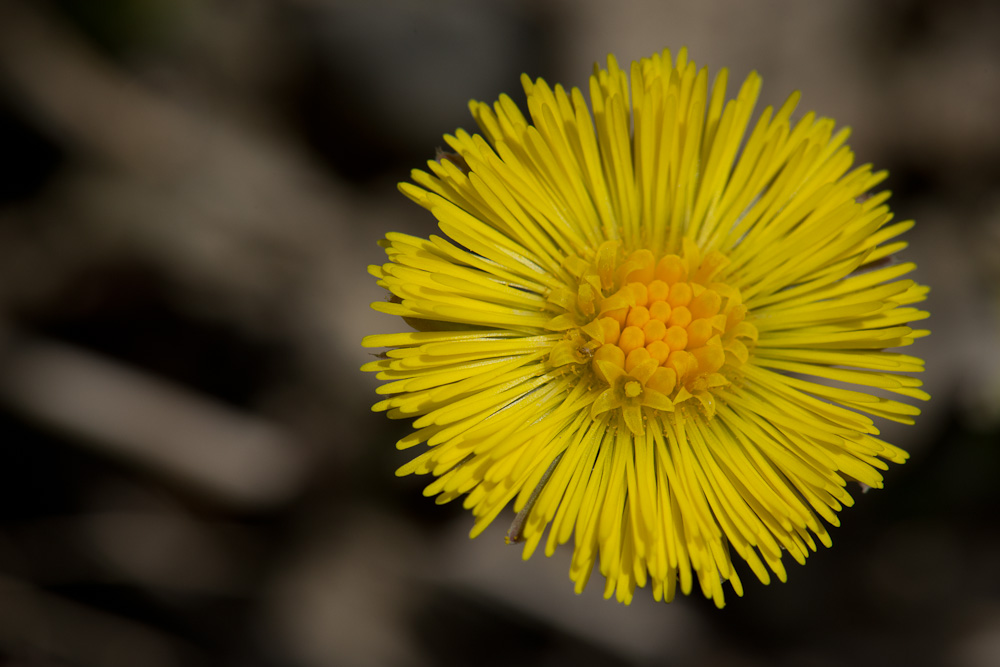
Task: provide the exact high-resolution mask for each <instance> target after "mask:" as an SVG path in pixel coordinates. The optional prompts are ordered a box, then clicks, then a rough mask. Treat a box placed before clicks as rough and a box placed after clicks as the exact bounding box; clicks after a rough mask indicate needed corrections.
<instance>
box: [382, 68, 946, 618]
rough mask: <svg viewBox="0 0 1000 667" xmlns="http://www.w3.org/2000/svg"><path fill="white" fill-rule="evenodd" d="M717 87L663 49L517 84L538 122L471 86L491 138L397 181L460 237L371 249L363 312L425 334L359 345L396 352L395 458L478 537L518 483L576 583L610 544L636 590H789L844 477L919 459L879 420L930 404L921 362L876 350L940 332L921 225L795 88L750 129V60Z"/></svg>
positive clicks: (460, 144) (524, 521)
mask: <svg viewBox="0 0 1000 667" xmlns="http://www.w3.org/2000/svg"><path fill="white" fill-rule="evenodd" d="M726 80H727V75H726V70H722V71H721V72H719V74H718V76H717V77H716V78H715V81H714V83H713V84H712V85H711V86H709V76H708V73H707V71H706V70H705V69H701V70H698V69H697V68H696V67H695V65H694V63H693V62H691V61H690V60H689V59H688V56H687V53H686V51H684V50H681V51H680V52H679V53H678V54H677V57H676V59H673V58H672V57H671V54H670V52H669V51H665V52H663V53H662V54H657V55H654V56H652V57H651V58H648V59H644V60H641V61H639V62H635V63H632V66H631V72H630V75H629V74H627V73H626V72H625V71H623V70H622V69H621V68H619V66H618V64H617V63H616V61H615V59H614V58H613V57H609V58H608V66H607V69H599V68H597V67H595V71H594V74H593V76H592V77H591V78H590V105H589V106H588V104H587V102H586V101H585V99H584V96H583V93H581V91H580V90H578V89H573V90H570V91H567V90H565V89H563V88H562V87H561V86H556V87H555V88H550V87H549V85H548V84H546V83H545V82H544V81H543V80H541V79H537V80H534V81H532V80H531V79H529V78H528V77H527V76H524V77H522V81H521V82H522V84H523V87H524V90H525V92H526V94H527V106H528V111H529V113H530V119H529V118H527V117H525V116H524V115H522V113H521V111H520V110H519V109H518V107H517V106H516V105H515V103H514V102H513V101H511V99H510V98H509V97H507V96H501V97H500V99H499V101H498V102H496V103H495V104H494V105H492V106H490V105H488V104H484V103H481V102H475V101H474V102H472V103H470V108H471V111H472V115H473V117H474V118H475V120H476V122H477V123H478V125H479V128H480V130H481V134H469V133H467V132H465V131H462V130H459V131H457V132H455V134H454V135H448V136H446V137H445V141H446V142H447V144H448V146H449V147H450V149H451V151H453V152H450V153H442V154H440V155H439V156H438V158H437V159H435V160H432V161H430V162H429V163H428V170H427V171H420V170H415V171H414V172H413V173H412V179H413V184H410V183H403V184H401V185H400V190H401V191H402V192H403V193H404V194H405V195H407V196H408V197H410V198H411V199H412V200H413V201H415V202H416V203H418V204H420V205H421V206H423V207H424V208H426V209H428V210H429V211H431V213H433V214H434V216H435V217H436V218H437V220H438V223H439V228H440V230H441V231H442V232H443V234H444V235H443V236H431V237H430V238H429V239H423V238H415V237H413V236H408V235H405V234H388V235H387V236H386V238H385V240H384V241H383V242H382V246H383V247H384V249H385V252H386V254H387V256H388V261H387V263H385V264H383V265H381V266H373V267H371V268H370V272H371V273H372V275H374V276H375V277H376V278H377V279H378V284H379V285H381V286H383V287H385V288H386V289H387V290H388V291H389V292H390V293H391V298H390V299H388V300H387V301H385V302H379V303H375V304H373V307H374V308H375V309H376V310H378V311H381V312H384V313H388V314H390V315H397V316H400V317H402V318H404V319H405V320H406V322H407V323H409V324H410V325H411V326H412V327H413V328H415V329H416V331H409V332H407V333H395V334H387V335H374V336H369V337H368V338H366V339H365V341H364V345H365V346H367V347H372V348H388V349H387V350H386V351H385V352H384V353H383V354H382V355H381V356H380V358H379V359H378V360H377V361H372V362H371V363H368V364H366V365H365V366H364V370H366V371H373V372H376V373H377V377H378V378H379V379H380V380H384V381H386V384H383V385H381V386H380V387H379V390H378V391H379V393H380V394H382V395H384V397H385V398H384V400H382V401H380V402H378V403H376V404H375V406H374V409H375V410H377V411H386V412H387V414H388V416H389V417H390V418H393V419H401V418H413V419H414V420H415V421H414V423H413V425H414V428H415V430H414V431H413V432H412V433H411V434H409V435H407V436H406V437H404V438H403V439H402V440H400V441H399V443H398V445H397V446H398V447H399V448H401V449H405V448H409V447H415V446H422V449H423V451H422V452H421V453H420V454H419V455H417V456H416V457H415V458H414V459H412V460H411V461H410V462H409V463H407V464H406V465H404V466H403V467H402V468H400V469H399V471H398V474H400V475H407V474H413V473H415V474H421V475H425V474H430V475H431V476H433V477H434V480H433V481H432V482H431V484H430V485H429V486H428V487H427V488H426V491H425V493H426V495H433V496H437V501H438V502H442V503H443V502H448V501H451V500H454V499H456V498H459V497H463V496H464V506H465V507H466V508H467V509H469V510H471V511H472V514H473V515H474V516H475V525H474V527H473V529H472V537H475V536H476V535H478V534H479V533H481V532H482V531H483V529H484V528H486V526H487V525H488V524H489V523H490V522H492V521H493V520H494V519H495V518H496V517H497V515H498V514H499V513H500V512H501V511H502V510H503V509H504V508H505V507H507V506H508V505H509V504H511V502H513V510H514V511H515V512H517V515H516V518H515V520H514V523H513V525H512V526H511V529H510V532H509V533H508V538H509V539H510V540H511V541H514V542H520V541H523V542H524V552H523V553H524V558H528V557H529V556H530V555H531V554H532V553H533V552H534V551H535V550H536V548H537V547H538V546H539V544H541V542H542V540H543V539H544V540H545V542H544V550H545V553H546V555H551V554H552V553H553V551H554V550H555V548H556V547H557V546H558V545H560V544H563V543H565V542H568V541H569V540H570V539H571V538H572V540H573V545H574V547H573V549H574V550H573V558H572V565H571V568H570V578H571V579H572V580H573V581H574V582H575V583H576V590H577V591H578V592H579V591H581V590H583V588H584V586H585V585H586V583H587V581H588V579H589V577H590V575H591V572H592V571H593V569H594V565H595V563H598V564H599V568H600V572H601V574H603V575H604V577H605V580H606V584H605V597H611V596H612V595H616V597H617V599H618V600H620V601H623V602H626V603H627V602H629V601H631V599H632V596H633V594H634V591H635V588H636V587H637V586H640V587H641V586H645V585H646V584H647V582H648V583H650V584H651V587H652V591H653V595H654V597H655V598H656V599H663V600H668V601H669V600H671V599H672V598H673V597H674V595H675V593H676V591H677V590H678V589H679V590H680V591H682V592H683V593H685V594H686V593H689V592H690V591H691V589H692V587H693V585H694V582H695V580H696V581H697V583H698V585H699V587H700V588H701V590H702V592H703V593H704V594H705V595H706V596H707V597H710V598H711V599H712V600H714V601H715V603H716V604H717V605H719V606H722V604H723V601H724V598H723V583H724V582H725V581H728V582H729V584H730V586H731V587H732V588H733V590H734V591H735V592H736V593H737V594H742V584H741V582H740V577H739V576H738V574H737V569H741V570H744V572H745V571H746V569H749V571H750V572H752V573H753V574H754V575H755V576H756V577H757V578H759V579H760V580H761V581H762V582H764V583H768V582H770V580H771V578H772V576H773V577H776V578H777V579H779V580H781V581H784V580H785V579H786V570H785V565H784V563H783V561H782V557H783V555H784V554H786V553H787V554H788V555H789V556H791V558H792V559H793V560H795V561H797V562H798V563H804V562H805V559H806V557H807V555H808V554H809V553H810V551H815V549H816V544H817V542H818V543H820V544H823V545H826V546H829V545H830V535H829V533H828V531H827V528H826V527H825V525H824V523H823V521H825V522H826V523H827V524H830V525H833V526H836V525H838V524H839V520H838V516H837V513H838V512H839V511H840V510H841V508H842V507H844V506H850V505H852V504H853V500H852V497H851V495H850V494H849V493H848V490H847V483H848V482H849V481H855V482H858V483H860V484H861V485H863V486H866V487H873V488H880V487H881V486H882V476H881V475H880V474H879V470H880V469H886V468H887V467H888V466H887V465H886V463H885V461H893V462H896V463H901V462H903V461H904V460H905V459H906V457H907V455H906V453H905V452H904V451H903V450H901V449H899V448H897V447H894V446H893V445H891V444H888V443H886V442H883V441H882V440H880V439H879V438H877V437H876V436H877V435H878V430H877V428H876V426H875V424H874V422H873V421H872V419H871V418H870V417H879V418H885V419H890V420H894V421H899V422H905V423H912V421H913V417H914V416H915V415H917V414H918V413H919V410H918V409H917V408H915V407H913V406H911V405H910V404H908V403H905V402H901V401H898V400H894V399H892V398H891V395H892V394H896V395H898V396H901V397H905V398H908V399H921V400H922V399H926V398H927V394H926V393H925V392H923V391H922V390H921V389H920V388H919V387H920V385H921V383H920V381H919V380H917V379H915V378H913V377H910V376H909V375H906V373H912V372H917V371H921V370H922V369H923V362H922V361H921V360H920V359H918V358H915V357H913V356H908V355H905V354H902V353H899V352H893V351H887V350H889V349H890V348H899V347H902V346H906V345H909V344H910V343H912V342H913V340H914V339H915V338H918V337H920V336H923V335H925V334H926V333H927V332H926V331H921V330H915V329H913V328H911V324H912V323H913V322H914V321H917V320H921V319H923V318H925V317H926V316H927V313H926V312H923V311H921V310H919V309H918V308H915V307H913V304H917V303H919V302H921V301H923V300H924V298H925V295H926V293H927V288H926V287H923V286H920V285H918V284H916V283H915V282H914V281H913V280H909V279H904V278H903V276H905V275H906V274H908V273H910V271H912V270H913V268H914V265H913V264H912V263H901V262H897V261H894V260H893V259H892V258H893V257H894V256H895V255H896V254H897V253H898V252H899V251H901V250H902V249H903V248H904V247H905V246H906V244H905V242H903V241H900V240H897V237H899V235H900V234H902V233H903V232H905V231H906V230H907V229H909V228H910V227H911V225H912V222H893V220H892V214H891V213H890V211H889V208H888V207H887V206H886V200H887V199H888V197H889V193H888V192H884V191H873V188H875V187H876V186H878V185H879V183H881V182H882V181H883V180H884V179H885V177H886V173H885V172H884V171H878V172H875V171H873V170H872V168H871V167H870V166H869V165H863V166H860V167H853V166H852V164H853V154H852V153H851V151H850V149H849V148H848V147H847V146H846V145H845V140H846V139H847V135H848V131H847V130H846V129H841V130H839V131H835V126H834V122H833V121H832V120H830V119H828V118H821V117H817V116H816V115H815V114H813V113H808V114H805V115H804V116H802V117H801V118H799V119H798V120H797V121H795V122H793V121H792V120H791V117H792V113H793V110H794V109H795V107H796V105H797V103H798V100H799V95H798V93H796V94H794V95H792V96H791V97H790V98H789V99H788V101H787V102H786V103H785V104H784V105H783V106H782V107H781V108H780V109H778V110H777V111H776V112H775V111H774V110H773V109H772V108H770V107H768V108H767V109H765V110H764V111H763V113H762V114H761V115H760V117H759V119H758V120H756V122H755V123H754V124H753V127H752V129H750V131H749V134H748V133H747V130H748V128H750V125H751V123H750V120H751V115H752V112H753V109H754V105H755V102H756V99H757V96H758V92H759V90H760V85H761V80H760V77H759V76H758V75H757V74H756V73H753V74H751V75H750V76H749V77H748V78H747V79H746V81H745V82H744V83H743V85H742V87H741V88H740V90H739V93H738V94H737V96H736V98H735V99H732V100H728V101H727V100H726ZM852 386H853V388H852ZM546 535H547V537H546ZM733 553H735V555H736V556H738V557H739V559H741V560H742V561H744V562H745V564H746V568H744V567H743V566H740V567H739V568H736V567H734V563H733Z"/></svg>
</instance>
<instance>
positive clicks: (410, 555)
mask: <svg viewBox="0 0 1000 667" xmlns="http://www.w3.org/2000/svg"><path fill="white" fill-rule="evenodd" d="M612 6H614V9H612V8H611V7H612ZM998 34H1000V5H998V4H997V3H994V2H990V1H988V0H982V1H981V2H974V1H972V2H961V1H958V2H952V3H939V2H936V1H933V0H897V1H893V2H878V3H874V2H866V1H865V0H851V1H844V2H835V3H832V2H795V1H793V0H784V1H782V0H772V1H768V2H754V3H743V2H723V1H721V0H712V1H708V2H657V1H655V0H644V1H633V2H623V3H609V2H603V1H601V0H584V1H576V2H573V1H570V0H533V1H532V0H523V1H520V2H463V1H461V0H434V1H420V0H381V1H378V2H366V3H363V2H355V1H353V0H244V1H238V0H208V1H204V2H200V1H195V0H113V1H112V0H107V1H102V2H101V1H99V2H91V1H88V0H60V1H56V0H47V1H36V0H4V1H3V2H0V172H2V174H0V517H2V519H0V665H3V666H8V665H9V666H17V667H29V666H30V667H35V666H51V665H59V666H62V665H71V666H81V667H132V666H138V665H141V666H146V667H173V666H185V667H187V666H195V667H197V666H201V665H233V666H236V665H240V666H247V667H279V666H280V667H285V666H287V667H321V666H324V667H325V666H327V665H347V666H354V665H357V666H361V667H364V666H375V665H401V666H405V667H425V666H437V665H445V666H449V665H511V664H517V665H562V664H577V665H659V664H692V665H702V664H704V665H719V666H723V667H724V666H729V665H732V666H740V667H742V666H755V665H787V666H801V665H805V666H817V667H825V666H828V665H829V666H833V665H853V666H859V665H862V666H863V665H886V664H908V665H911V666H912V665H916V666H922V665H945V664H947V665H957V666H960V667H988V666H992V665H997V664H1000V567H998V565H1000V533H998V532H997V520H996V516H997V513H998V512H1000V484H998V482H997V479H998V473H1000V449H998V447H997V436H998V434H1000V318H998V306H1000V289H998V286H1000V191H998V189H997V183H998V176H1000V123H998V122H997V109H998V108H1000V40H997V38H996V36H997V35H998ZM682 45H687V46H688V47H690V50H691V55H692V57H693V58H694V59H695V61H696V62H697V63H698V64H699V65H707V66H709V67H710V68H711V69H712V71H713V72H715V71H716V70H717V69H718V68H720V67H723V66H728V67H729V68H730V70H731V82H730V87H731V89H733V87H734V86H735V85H736V82H738V81H741V80H742V78H743V77H744V76H745V75H746V74H747V73H748V72H749V71H750V70H751V69H757V70H759V71H760V72H761V74H762V75H763V76H764V81H765V84H764V92H763V99H762V100H761V103H760V106H761V107H763V106H764V105H765V104H780V103H781V102H782V101H783V100H784V99H785V97H786V96H787V95H788V94H789V93H790V92H791V91H792V90H794V89H797V88H798V89H801V90H802V91H803V102H802V105H801V107H800V109H801V111H803V112H804V111H805V110H809V109H815V110H817V111H819V112H820V113H821V114H823V115H830V116H832V117H834V118H836V119H837V121H838V122H839V123H841V124H845V125H850V126H852V127H853V128H855V129H854V135H853V138H852V141H851V144H852V146H853V147H854V149H855V151H856V154H857V157H858V161H859V162H873V163H875V164H876V165H877V166H879V167H884V168H888V169H889V170H890V171H891V173H892V176H891V178H890V180H889V183H888V187H890V188H891V189H892V190H893V191H894V193H895V195H894V198H893V204H894V210H895V212H896V214H897V217H898V218H899V219H907V218H916V219H917V221H918V226H917V228H916V229H915V231H914V232H913V233H912V234H911V235H910V240H911V242H912V246H911V248H910V250H909V252H908V257H909V258H913V259H915V260H916V261H918V263H919V266H920V276H919V277H920V279H921V280H922V281H924V282H926V283H929V284H931V285H932V288H933V293H932V300H931V302H930V304H929V308H930V309H931V310H932V313H933V317H932V319H931V320H930V324H929V326H930V327H931V329H932V330H933V332H934V333H933V336H932V337H930V338H929V339H925V340H923V341H921V342H920V344H919V346H918V347H919V353H920V354H922V355H924V356H925V357H926V358H927V360H928V372H927V374H926V378H925V379H926V381H927V384H928V388H929V390H930V391H931V393H932V394H933V395H934V400H933V401H932V402H931V403H930V404H929V405H928V406H927V407H926V409H925V413H924V415H923V416H922V417H921V418H920V420H919V423H918V424H917V426H915V427H906V428H887V429H886V432H887V433H888V437H889V438H892V439H894V441H896V442H899V443H900V444H902V445H904V446H906V447H908V448H909V449H910V451H911V452H912V454H913V457H912V460H911V461H910V462H909V463H908V464H907V465H905V466H903V467H899V468H896V469H893V470H891V471H890V472H889V473H888V480H887V486H888V488H887V490H885V491H881V492H873V493H869V494H867V495H864V496H861V495H860V494H858V498H857V499H858V502H857V505H856V506H855V507H854V508H853V509H849V510H846V511H845V512H844V513H843V515H842V518H843V520H844V525H843V527H841V528H838V529H836V530H835V531H834V541H835V547H834V548H833V549H831V550H823V551H822V552H820V553H818V554H815V555H814V556H813V558H811V559H810V563H809V565H808V566H807V567H805V568H800V567H798V566H795V565H794V564H793V565H791V569H790V581H789V583H787V584H784V585H780V584H775V585H772V586H770V587H764V586H761V585H759V584H756V583H754V582H752V581H750V576H749V575H748V576H745V577H744V581H747V582H748V585H747V592H746V597H745V598H742V599H740V598H736V597H735V596H732V595H730V596H729V605H728V606H727V607H726V609H724V610H722V611H717V610H716V609H715V608H714V607H713V606H712V605H711V603H710V602H708V601H706V600H704V599H701V598H700V596H697V595H695V596H692V597H690V598H681V599H678V600H677V601H676V602H674V603H673V604H670V605H663V604H656V603H653V602H652V600H651V596H650V595H649V592H648V590H646V591H640V592H639V593H638V594H637V596H636V597H637V600H636V602H635V603H633V604H632V606H631V607H624V606H620V605H618V604H616V603H615V602H613V601H604V600H603V599H601V595H600V593H601V585H600V584H599V583H597V582H596V579H595V582H592V585H591V588H590V590H588V591H587V592H586V593H585V594H584V595H582V596H579V597H577V596H575V595H574V594H573V592H572V586H571V584H570V582H569V580H568V576H567V570H568V553H566V552H561V553H559V554H557V555H556V556H555V557H553V558H552V559H545V558H543V557H536V558H534V559H533V560H531V561H529V562H527V563H523V562H521V560H520V550H519V549H517V548H513V547H512V548H505V547H504V545H503V540H502V535H503V532H504V529H505V526H504V525H503V524H504V523H505V521H504V520H503V519H500V520H498V522H497V523H498V525H497V526H495V527H494V529H491V530H490V531H488V532H487V533H486V534H485V535H483V536H482V537H480V538H479V539H477V540H475V541H470V540H468V539H467V537H466V534H467V532H468V530H469V529H470V528H471V525H472V521H471V518H470V517H469V516H468V515H467V514H465V513H464V512H462V511H461V508H460V507H458V506H457V503H456V504H455V506H444V507H438V506H435V505H434V503H433V501H432V500H429V499H426V498H423V497H422V496H421V494H420V489H421V488H422V486H423V483H424V481H423V480H421V479H413V478H406V479H397V478H395V477H394V476H393V471H394V470H395V468H396V467H397V466H398V465H400V464H401V463H402V462H404V461H405V460H406V459H407V458H408V456H409V454H403V453H399V452H396V451H395V450H394V448H393V442H394V441H395V440H396V439H397V438H398V437H399V436H400V435H401V434H402V433H404V432H405V431H406V429H407V425H405V424H398V423H392V422H389V421H388V420H386V419H384V417H383V416H382V415H373V414H371V413H370V412H369V405H370V404H371V402H372V401H373V398H374V394H373V389H374V386H375V381H374V379H373V378H371V377H367V376H363V375H362V374H361V373H360V372H359V371H358V370H357V369H358V367H359V366H360V365H361V364H362V363H364V362H365V361H366V359H367V358H368V356H367V352H366V351H364V350H362V349H361V348H360V346H359V341H360V339H361V337H362V336H363V335H365V334H366V333H374V332H379V331H390V330H393V329H394V328H396V327H397V326H398V325H397V324H396V323H395V322H393V321H391V320H390V318H387V317H384V316H378V315H376V314H375V313H372V312H371V311H370V310H369V309H368V307H367V304H368V303H369V302H371V301H374V300H378V299H381V298H383V295H382V294H380V291H379V289H378V288H377V287H376V286H375V285H374V282H373V280H372V279H370V278H369V277H368V276H367V274H366V273H365V266H366V265H367V264H369V263H378V262H381V261H382V255H381V251H380V250H379V249H378V248H377V247H376V245H375V242H376V241H377V240H378V238H380V237H381V236H382V235H383V234H384V233H385V232H387V231H390V230H403V231H409V232H412V233H417V234H427V233H429V232H430V231H431V230H432V229H433V220H432V218H431V216H430V215H429V214H427V213H426V212H424V211H422V210H421V209H419V208H417V207H415V206H413V205H411V204H410V203H408V202H407V201H406V200H405V199H404V198H403V197H402V196H401V195H399V194H398V193H397V192H396V190H395V183H396V182H397V181H399V180H404V179H406V178H407V175H408V171H409V169H410V168H412V167H416V166H420V165H422V164H423V162H424V161H425V160H426V159H428V158H430V157H431V156H433V152H434V149H435V147H436V146H440V145H442V144H443V142H442V140H441V138H440V137H441V135H442V134H443V133H445V132H450V131H452V130H453V129H454V128H455V127H458V126H464V127H466V128H467V129H470V130H471V129H473V124H472V123H471V121H470V119H469V117H468V113H467V110H466V101H467V100H468V99H469V98H470V97H476V98H478V99H483V100H488V101H492V100H494V99H495V98H496V96H497V95H498V94H499V93H501V92H505V91H506V92H508V93H510V94H512V95H513V96H514V98H515V99H517V100H523V95H522V94H521V92H520V85H519V83H518V76H519V74H520V73H521V72H522V71H527V72H529V73H530V74H532V75H533V76H536V75H537V76H544V77H546V78H547V79H548V80H549V81H550V82H553V83H554V82H563V83H566V84H570V85H582V84H584V83H585V81H586V76H587V75H588V74H589V72H590V67H591V64H592V63H593V62H594V61H595V60H601V61H603V59H604V57H605V55H606V54H607V53H608V52H614V53H615V54H617V56H618V58H619V60H620V61H621V62H628V61H630V60H632V59H636V58H639V57H643V56H647V55H649V54H651V53H652V52H654V51H657V50H659V49H661V48H664V47H670V48H672V49H675V50H676V49H677V48H679V47H680V46H682Z"/></svg>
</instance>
